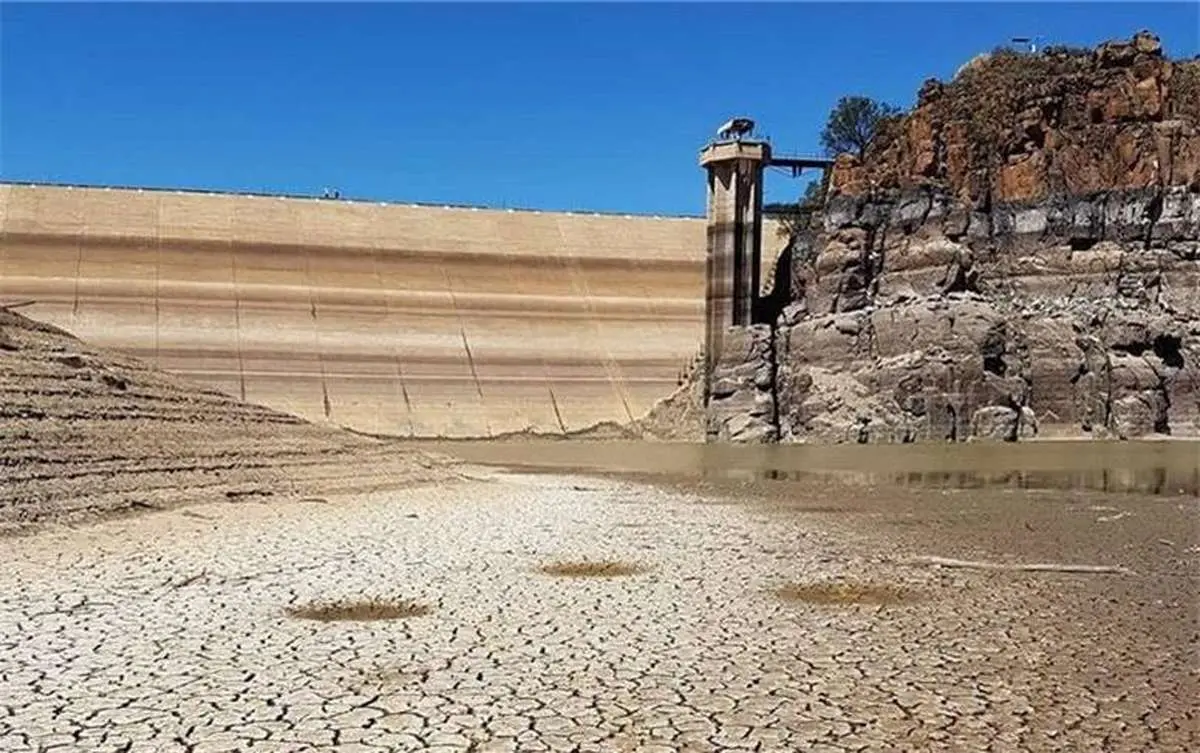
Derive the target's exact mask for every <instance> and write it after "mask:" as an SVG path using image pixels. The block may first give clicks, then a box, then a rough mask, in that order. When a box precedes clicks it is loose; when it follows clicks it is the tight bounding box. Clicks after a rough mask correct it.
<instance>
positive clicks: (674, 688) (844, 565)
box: [0, 469, 1200, 753]
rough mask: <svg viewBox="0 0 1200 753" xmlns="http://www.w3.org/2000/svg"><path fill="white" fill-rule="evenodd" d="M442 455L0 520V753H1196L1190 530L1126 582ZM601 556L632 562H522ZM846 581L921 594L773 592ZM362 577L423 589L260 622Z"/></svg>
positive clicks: (821, 520)
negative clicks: (375, 488) (432, 465)
mask: <svg viewBox="0 0 1200 753" xmlns="http://www.w3.org/2000/svg"><path fill="white" fill-rule="evenodd" d="M468 470H470V469H468ZM473 473H474V475H473V476H472V477H471V478H469V479H468V480H465V481H461V482H458V483H453V484H447V485H443V486H438V487H425V488H413V489H409V490H404V491H387V492H383V491H381V492H374V493H367V494H359V495H356V496H350V495H347V496H329V497H328V498H326V499H321V500H315V499H313V500H308V501H301V502H294V503H278V502H271V503H255V502H248V503H245V504H239V505H229V504H214V505H206V506H200V507H190V508H187V509H182V510H171V511H163V512H158V513H152V514H147V515H144V516H140V517H136V518H124V519H118V520H109V521H105V522H102V523H98V524H96V525H92V526H87V527H79V528H63V527H59V528H49V529H46V530H43V531H41V532H38V533H35V534H31V535H27V536H23V537H10V538H7V539H0V547H3V549H4V561H5V563H6V567H5V568H4V569H3V571H2V572H0V750H4V751H11V752H12V753H21V752H23V751H96V752H100V751H129V752H131V753H132V752H137V751H163V752H164V753H165V752H167V751H180V752H181V753H182V752H183V751H191V752H193V753H215V752H216V751H243V750H246V751H259V750H262V751H308V750H330V751H345V752H346V753H349V752H351V751H364V752H365V751H409V750H412V751H415V750H428V751H447V752H449V751H579V752H580V753H585V752H591V751H643V752H645V753H655V752H657V751H662V752H664V753H666V752H667V751H726V750H728V751H733V750H759V751H799V750H803V751H813V752H818V753H833V752H835V751H885V750H894V751H918V750H920V751H967V750H994V751H1101V750H1103V751H1163V752H1165V751H1186V750H1197V749H1200V731H1198V730H1197V715H1196V709H1195V702H1194V699H1195V698H1197V697H1200V695H1197V693H1196V691H1197V664H1196V649H1197V642H1196V641H1197V638H1196V629H1195V609H1194V607H1195V602H1194V598H1195V590H1194V586H1195V583H1196V580H1195V576H1196V572H1197V569H1196V556H1195V552H1196V551H1200V548H1198V547H1197V546H1196V544H1197V542H1196V541H1195V528H1194V526H1193V527H1192V529H1191V530H1190V531H1189V530H1186V528H1184V529H1183V530H1177V531H1176V533H1177V535H1176V537H1175V538H1176V541H1174V542H1172V546H1171V547H1170V552H1169V553H1165V552H1164V553H1160V552H1158V551H1157V550H1156V549H1155V548H1154V547H1158V548H1160V549H1163V550H1167V549H1168V547H1167V546H1166V545H1165V544H1158V543H1156V542H1154V541H1153V540H1152V541H1151V542H1150V544H1147V545H1146V546H1148V547H1149V550H1148V551H1142V550H1141V549H1139V548H1132V549H1131V548H1130V546H1133V545H1127V544H1125V543H1122V544H1119V545H1118V546H1117V547H1116V548H1115V549H1114V552H1113V558H1114V559H1116V560H1122V561H1123V560H1124V559H1128V560H1129V564H1131V565H1132V566H1133V567H1134V569H1136V571H1137V574H1136V575H1120V574H1104V575H1096V574H1063V573H1021V572H1007V571H971V570H960V569H939V568H931V567H925V566H912V565H911V563H908V564H906V562H905V559H904V558H905V556H906V555H911V554H914V553H920V552H918V549H919V547H918V548H914V549H908V548H906V547H910V545H911V543H912V542H911V541H909V540H908V539H905V538H904V535H905V534H904V531H906V530H909V528H911V529H915V528H919V526H910V527H909V528H905V527H903V526H900V525H896V526H891V527H889V526H888V524H887V523H886V521H887V520H888V519H891V518H894V519H896V520H897V521H900V520H902V519H904V518H905V517H906V516H908V515H909V514H910V513H909V512H906V508H905V507H904V506H903V505H898V507H897V508H896V510H894V511H886V512H885V513H883V514H880V513H878V512H872V511H870V510H864V509H850V508H847V511H848V513H849V514H846V515H840V514H837V513H836V512H831V511H830V509H829V508H827V507H820V508H815V509H814V510H808V511H805V510H803V509H784V508H783V507H781V506H778V505H763V504H761V503H760V502H756V501H755V500H747V499H743V500H731V499H725V498H718V499H716V500H715V501H718V502H722V503H720V504H713V503H712V502H713V501H714V500H712V499H707V500H706V499H704V498H702V497H701V496H700V495H699V494H698V493H697V492H695V491H689V490H687V489H684V488H665V487H653V486H648V485H644V484H640V483H634V482H630V481H628V480H623V479H613V478H606V479H599V480H598V479H594V478H587V479H582V478H580V477H573V476H567V475H537V474H518V473H500V472H492V471H482V470H476V471H473ZM781 488H782V487H781ZM1046 499H1047V500H1048V499H1049V498H1046ZM1194 502H1195V500H1191V499H1185V500H1182V501H1180V500H1166V501H1161V502H1160V503H1159V504H1160V507H1159V508H1157V509H1158V512H1157V513H1156V514H1154V515H1152V516H1151V517H1153V518H1154V519H1156V520H1159V521H1160V522H1162V523H1163V524H1164V525H1175V526H1176V528H1177V529H1178V521H1179V520H1184V521H1186V520H1189V519H1191V520H1194V517H1190V516H1194V514H1195V505H1194ZM822 503H823V504H828V505H832V504H833V500H829V499H824V500H822ZM1120 504H1122V505H1125V504H1131V503H1128V502H1127V501H1122V502H1120ZM969 507H970V505H965V506H963V508H962V509H969ZM1042 507H1043V508H1047V509H1049V508H1050V507H1051V505H1050V504H1049V502H1047V503H1046V504H1043V505H1042ZM1064 510H1066V512H1064ZM1047 514H1048V515H1051V516H1058V517H1063V516H1067V517H1069V516H1071V515H1082V516H1084V517H1085V518H1086V520H1087V522H1088V524H1089V525H1093V526H1099V527H1103V529H1104V530H1105V531H1110V530H1117V528H1115V527H1116V526H1121V525H1123V524H1126V523H1128V522H1129V521H1136V520H1138V519H1139V516H1138V515H1133V516H1131V517H1129V518H1127V519H1125V520H1122V521H1116V522H1114V523H1096V522H1095V521H1093V520H1092V519H1093V518H1097V517H1098V516H1101V515H1103V513H1101V512H1097V511H1094V510H1090V509H1088V508H1087V507H1086V506H1083V505H1076V506H1075V507H1070V508H1069V509H1067V508H1061V509H1056V510H1053V511H1051V512H1049V513H1047ZM1172 515H1174V516H1176V517H1175V518H1171V516H1172ZM1144 518H1145V516H1142V519H1144ZM1172 521H1175V522H1172ZM1040 524H1041V521H1040V520H1039V521H1037V525H1040ZM1185 525H1186V524H1185ZM1105 526H1107V527H1105ZM1151 535H1156V534H1153V533H1152V534H1151ZM1188 537H1190V538H1188ZM1135 539H1136V537H1135V538H1134V539H1128V538H1127V539H1120V541H1122V542H1126V541H1135ZM922 541H925V542H926V544H928V541H927V540H922ZM1135 543H1136V541H1135ZM924 545H925V544H922V546H924ZM1138 546H1141V545H1140V544H1139V545H1138ZM1189 546H1190V547H1192V548H1191V549H1187V548H1186V547H1189ZM1143 548H1144V547H1143ZM920 551H921V552H924V553H926V554H929V553H931V552H930V551H928V550H927V549H925V550H920ZM933 553H945V554H954V555H958V554H962V552H961V551H950V552H933ZM604 560H609V561H613V562H638V563H642V564H644V565H645V569H644V570H643V571H641V572H638V573H636V574H631V575H628V576H625V577H614V578H555V577H549V576H546V575H544V574H541V573H539V572H537V570H538V568H539V567H540V566H542V565H543V564H544V563H546V562H554V561H567V562H570V561H589V562H594V561H604ZM859 581H861V582H869V583H873V584H880V585H886V584H891V585H892V586H895V587H897V588H901V587H902V588H906V589H912V590H914V591H916V592H919V593H921V594H922V598H921V599H919V600H912V601H908V602H901V603H895V604H893V603H888V604H882V605H879V604H845V603H835V604H811V603H805V602H795V601H786V600H783V599H781V598H779V597H778V595H777V594H776V593H775V591H776V590H777V589H779V588H782V587H785V586H787V585H788V584H794V583H810V584H811V583H834V584H836V583H852V582H859ZM1164 584H1167V585H1164ZM1143 589H1147V590H1145V592H1144V598H1138V597H1135V596H1130V594H1137V593H1139V592H1141V591H1142V590H1143ZM1155 589H1158V590H1155ZM1164 589H1165V590H1164ZM1172 589H1174V590H1172ZM1164 594H1165V595H1164ZM1171 594H1174V596H1173V597H1172V596H1171ZM1160 597H1161V598H1160ZM1172 598H1174V599H1175V600H1174V601H1173V602H1172V601H1171V599H1172ZM372 599H375V600H387V599H395V600H402V601H404V602H406V603H409V602H411V603H419V604H422V605H426V606H428V607H429V609H428V611H426V612H425V613H424V614H421V615H419V616H413V617H411V618H408V619H395V620H380V621H370V620H366V621H352V622H339V621H329V622H322V621H314V620H305V619H296V618H294V617H291V616H289V615H288V610H289V609H290V608H294V607H298V606H303V605H307V604H313V603H327V602H345V603H350V602H354V601H356V600H372ZM1189 599H1191V601H1188V600H1189ZM1110 602H1111V603H1110ZM1106 609H1107V610H1109V611H1107V612H1106V611H1104V610H1106ZM1097 610H1099V611H1097ZM1097 615H1107V617H1104V618H1098V617H1097ZM1164 615H1168V616H1169V617H1164Z"/></svg>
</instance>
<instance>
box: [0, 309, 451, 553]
mask: <svg viewBox="0 0 1200 753" xmlns="http://www.w3.org/2000/svg"><path fill="white" fill-rule="evenodd" d="M449 476H450V472H449V471H448V469H447V468H446V467H444V466H443V465H442V464H441V462H440V461H439V460H438V459H435V458H432V457H430V456H426V455H421V454H417V453H414V452H410V451H407V450H400V449H397V448H396V447H395V445H394V444H389V443H385V442H381V441H377V440H373V439H368V438H364V437H359V436H356V435H353V434H350V433H347V432H345V431H341V430H339V429H334V428H328V427H321V426H317V425H314V424H311V423H308V422H306V421H304V420H302V419H300V418H297V417H295V416H291V415H288V414H285V413H280V412H277V411H274V410H270V409H268V408H263V407H261V406H257V405H253V404H250V403H243V402H240V401H238V400H235V399H233V398H231V397H229V396H227V395H225V394H224V393H221V392H218V391H216V390H212V389H206V388H203V387H198V386H195V385H192V384H190V383H188V382H187V381H185V380H182V379H180V378H177V377H174V376H170V375H167V374H164V373H161V372H158V371H155V370H153V369H151V368H150V367H149V366H147V365H146V364H144V363H143V362H141V361H138V360H136V359H133V358H129V357H124V356H119V355H114V354H112V353H109V352H105V351H102V350H98V349H94V348H90V347H88V346H87V345H86V344H84V343H83V342H82V341H80V340H78V339H77V338H75V337H73V336H72V335H70V334H69V333H67V332H65V331H63V330H60V329H57V328H55V327H52V326H49V325H46V324H42V323H39V322H35V321H33V320H31V319H29V318H26V317H24V316H21V315H20V314H17V313H15V312H14V311H12V310H10V309H6V308H0V532H5V531H12V530H16V529H20V528H23V527H25V526H28V525H30V524H34V523H39V522H44V521H49V520H58V521H73V520H79V519H82V518H88V517H95V516H98V515H108V514H113V513H119V512H122V511H129V510H138V509H154V508H164V507H170V506H174V505H178V504H183V503H187V502H201V501H213V500H215V499H227V500H230V501H240V500H246V499H260V500H261V499H265V498H287V497H289V496H299V495H306V494H307V495H315V494H320V493H322V492H333V491H348V490H351V489H376V488H381V487H387V486H403V485H408V484H414V483H420V482H423V481H434V480H437V479H441V478H447V477H449Z"/></svg>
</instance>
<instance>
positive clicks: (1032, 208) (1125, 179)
mask: <svg viewBox="0 0 1200 753" xmlns="http://www.w3.org/2000/svg"><path fill="white" fill-rule="evenodd" d="M1198 125H1200V61H1196V60H1192V61H1183V62H1180V61H1171V60H1169V59H1168V58H1167V57H1165V56H1164V54H1163V51H1162V49H1161V46H1160V44H1159V42H1158V39H1157V38H1156V37H1154V36H1153V35H1151V34H1149V33H1145V32H1143V33H1139V34H1137V35H1136V36H1134V38H1133V39H1132V40H1130V41H1123V42H1109V43H1106V44H1104V45H1101V46H1100V47H1098V48H1097V49H1095V50H1065V49H1053V48H1050V49H1047V50H1046V51H1045V52H1042V53H1040V54H1036V55H1031V54H1017V53H1012V52H997V53H995V54H992V55H988V56H981V57H979V58H977V59H975V60H973V61H971V62H970V63H969V64H968V65H966V66H964V67H963V69H962V70H960V71H959V73H958V74H957V75H956V77H955V78H954V80H952V81H949V82H939V81H929V82H927V83H926V84H925V86H924V87H923V88H922V89H921V93H920V98H919V101H918V103H917V105H916V107H915V108H914V109H913V110H912V111H911V112H910V113H908V114H907V115H906V116H904V117H902V118H899V119H897V120H896V121H894V122H892V123H890V124H889V125H888V127H886V128H884V129H883V131H882V132H881V134H880V136H879V137H878V138H877V139H876V141H875V143H874V144H873V145H872V146H871V148H869V149H868V150H867V152H866V154H865V155H864V157H863V158H862V160H858V159H856V158H851V157H849V156H843V157H841V158H839V160H838V161H837V163H836V165H835V168H834V170H833V173H832V176H831V181H830V193H829V196H828V199H827V203H826V206H825V208H824V211H823V212H822V213H821V215H820V216H819V217H818V218H817V220H816V222H815V223H814V224H813V226H811V227H810V228H809V229H807V230H806V231H804V232H801V233H800V234H798V235H797V236H796V237H795V238H794V239H793V242H792V244H791V246H790V247H789V249H788V250H787V251H785V252H784V254H783V256H782V257H781V258H780V259H779V262H778V264H777V267H776V273H775V275H774V280H773V285H774V290H773V292H772V293H771V294H770V295H769V296H768V297H767V299H766V301H765V303H766V306H764V309H763V312H762V316H761V321H762V322H763V323H762V324H761V325H756V326H755V327H752V328H747V331H746V332H745V333H744V336H745V337H746V338H747V344H746V352H747V353H749V354H751V355H750V359H751V360H753V359H759V360H760V361H762V364H758V363H757V362H756V363H755V364H754V365H766V366H767V367H769V371H767V370H760V372H761V373H763V374H771V375H772V376H771V377H770V378H767V379H754V380H748V379H741V380H740V381H739V380H738V379H735V378H731V380H730V382H729V383H730V384H732V385H733V387H732V388H731V389H728V390H725V391H724V392H722V393H720V394H714V395H713V402H714V403H716V404H717V406H718V408H719V410H717V411H712V410H711V409H710V411H709V418H708V422H709V423H708V426H707V433H708V434H709V436H712V437H716V438H722V439H733V440H765V441H772V440H779V441H785V442H803V441H828V442H904V441H915V440H951V441H963V440H966V439H970V438H986V439H998V440H1017V439H1026V438H1033V437H1039V436H1040V437H1045V436H1084V437H1087V436H1091V437H1121V438H1132V437H1142V436H1147V435H1170V436H1175V437H1197V436H1200V370H1198V367H1200V130H1198ZM741 366H742V367H743V370H745V366H746V365H745V364H742V365H741ZM736 376H737V373H735V371H731V377H736ZM722 404H724V405H722Z"/></svg>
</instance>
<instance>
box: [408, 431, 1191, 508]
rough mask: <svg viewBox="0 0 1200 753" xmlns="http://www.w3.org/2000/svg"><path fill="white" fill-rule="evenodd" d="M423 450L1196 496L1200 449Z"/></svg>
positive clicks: (563, 467) (1040, 445)
mask: <svg viewBox="0 0 1200 753" xmlns="http://www.w3.org/2000/svg"><path fill="white" fill-rule="evenodd" d="M411 444H413V445H415V446H417V447H418V448H420V449H426V450H433V451H435V452H442V453H446V454H450V455H456V456H458V457H460V458H462V459H464V460H467V461H469V462H475V463H482V464H486V465H498V466H503V467H507V468H513V469H518V470H525V471H561V472H582V473H595V472H602V473H619V474H632V475H647V476H652V477H656V478H660V479H670V478H676V479H711V480H720V481H746V482H758V481H811V480H821V479H837V480H839V481H848V482H851V483H861V484H872V485H892V486H912V487H923V488H937V489H982V488H1011V489H1022V490H1072V489H1078V490H1089V491H1098V492H1135V493H1140V494H1151V495H1162V496H1192V497H1196V496H1200V443H1197V442H1187V441H1178V442H1136V441H1135V442H1116V441H1053V442H1050V441H1047V442H1029V443H1017V444H983V443H966V444H948V443H929V444H908V445H832V446H831V445H714V444H687V443H671V442H636V441H586V440H571V441H561V440H521V441H515V440H514V441H507V440H495V441H457V442H455V441H443V442H425V441H421V442H412V443H411Z"/></svg>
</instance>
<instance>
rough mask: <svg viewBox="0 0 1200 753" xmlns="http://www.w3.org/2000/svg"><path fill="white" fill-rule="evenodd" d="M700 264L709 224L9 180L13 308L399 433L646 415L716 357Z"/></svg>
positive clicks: (456, 433) (332, 415)
mask: <svg viewBox="0 0 1200 753" xmlns="http://www.w3.org/2000/svg"><path fill="white" fill-rule="evenodd" d="M704 249H705V224H704V221H703V220H701V219H697V218H656V217H630V216H620V215H587V214H563V213H550V212H530V211H510V210H494V209H472V208H452V207H431V206H411V205H385V204H377V203H368V202H353V201H325V200H316V199H296V198H283V197H274V196H248V195H229V194H206V193H187V192H176V191H159V190H136V189H104V188H80V187H65V186H36V185H18V184H3V185H0V302H4V301H8V302H11V301H15V300H22V299H29V300H33V301H35V303H34V304H32V305H30V306H28V307H27V308H24V309H22V313H25V314H27V315H29V316H31V317H33V318H36V319H41V320H43V321H47V322H50V323H52V324H55V325H58V326H60V327H64V328H66V329H68V330H70V331H72V332H73V333H74V334H76V335H78V336H80V337H82V338H84V339H86V340H89V341H91V342H92V343H94V344H96V345H98V346H102V347H109V348H115V349H119V350H121V351H124V352H127V353H130V354H133V355H135V356H138V357H140V358H143V359H145V360H147V361H149V362H151V363H154V364H155V365H157V366H159V367H160V368H163V369H165V370H167V371H170V372H173V373H176V374H179V375H182V376H185V377H189V378H191V379H193V380H195V381H198V382H201V383H205V384H209V385H213V386H216V387H218V388H220V389H222V390H224V391H226V392H228V393H230V394H232V395H235V396H238V397H243V398H245V399H246V400H250V401H253V402H257V403H261V404H264V405H268V406H271V407H274V408H277V409H281V410H286V411H289V412H292V413H295V414H299V415H301V416H304V417H306V418H310V419H314V420H318V421H325V420H327V421H331V422H334V423H337V424H340V425H344V426H348V427H351V428H354V429H357V430H361V431H366V432H375V433H385V434H394V435H402V436H426V437H482V436H493V435H497V434H501V433H505V432H513V431H521V430H534V431H538V432H546V433H561V432H564V431H575V430H579V429H582V428H586V427H588V426H590V425H593V424H596V423H598V422H601V421H618V422H623V421H627V420H629V419H631V418H634V417H637V416H639V415H641V414H642V413H644V412H645V411H646V410H648V409H649V408H650V407H651V405H652V404H653V403H654V401H655V400H656V399H658V398H661V397H664V396H666V395H667V394H669V393H670V392H671V391H672V390H673V389H674V388H675V386H676V379H677V376H678V374H679V372H680V371H681V369H682V368H683V367H684V366H685V364H687V363H688V362H689V361H690V360H691V359H692V357H693V356H695V354H696V352H697V349H698V348H699V345H700V343H701V340H702V337H703V308H704Z"/></svg>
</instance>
